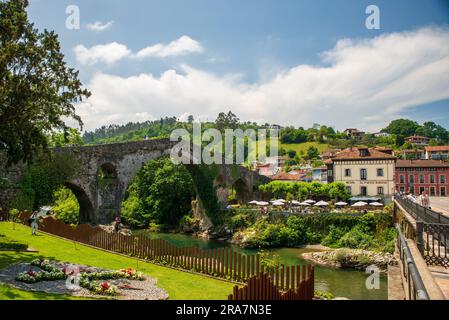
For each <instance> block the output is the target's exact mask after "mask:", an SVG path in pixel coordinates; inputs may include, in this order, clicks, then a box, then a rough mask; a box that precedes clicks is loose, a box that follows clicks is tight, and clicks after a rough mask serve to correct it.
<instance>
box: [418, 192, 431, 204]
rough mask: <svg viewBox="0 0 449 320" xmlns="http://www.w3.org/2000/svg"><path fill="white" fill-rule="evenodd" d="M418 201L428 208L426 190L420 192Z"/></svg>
mask: <svg viewBox="0 0 449 320" xmlns="http://www.w3.org/2000/svg"><path fill="white" fill-rule="evenodd" d="M418 203H419V204H420V205H421V206H423V207H424V208H430V199H429V195H428V194H427V192H426V191H425V190H424V191H423V192H421V194H420V195H419V198H418Z"/></svg>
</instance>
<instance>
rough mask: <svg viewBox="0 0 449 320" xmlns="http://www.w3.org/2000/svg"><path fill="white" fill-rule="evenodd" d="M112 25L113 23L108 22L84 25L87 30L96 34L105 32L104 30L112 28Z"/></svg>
mask: <svg viewBox="0 0 449 320" xmlns="http://www.w3.org/2000/svg"><path fill="white" fill-rule="evenodd" d="M113 24H114V21H108V22H104V23H103V22H100V21H96V22H94V23H88V24H87V25H86V27H87V29H89V30H92V31H96V32H102V31H105V30H106V29H109V28H110V27H112V25H113Z"/></svg>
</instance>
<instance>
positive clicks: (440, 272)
mask: <svg viewBox="0 0 449 320" xmlns="http://www.w3.org/2000/svg"><path fill="white" fill-rule="evenodd" d="M429 270H430V272H431V273H432V276H433V279H434V280H435V282H436V283H437V285H438V286H439V287H440V289H441V291H443V294H444V296H445V297H446V299H447V300H449V270H448V269H447V268H444V267H439V266H438V267H437V266H431V267H429Z"/></svg>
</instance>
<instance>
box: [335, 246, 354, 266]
mask: <svg viewBox="0 0 449 320" xmlns="http://www.w3.org/2000/svg"><path fill="white" fill-rule="evenodd" d="M349 256H350V254H349V252H348V250H345V249H338V250H337V251H336V252H335V261H337V262H339V263H345V262H346V260H347V259H348V257H349Z"/></svg>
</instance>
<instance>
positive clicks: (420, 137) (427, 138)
mask: <svg viewBox="0 0 449 320" xmlns="http://www.w3.org/2000/svg"><path fill="white" fill-rule="evenodd" d="M411 138H419V139H426V140H430V139H431V138H429V137H424V136H410V137H407V138H405V139H406V140H407V139H411Z"/></svg>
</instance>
